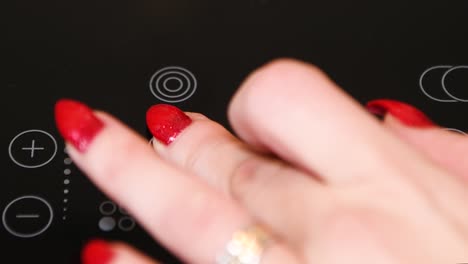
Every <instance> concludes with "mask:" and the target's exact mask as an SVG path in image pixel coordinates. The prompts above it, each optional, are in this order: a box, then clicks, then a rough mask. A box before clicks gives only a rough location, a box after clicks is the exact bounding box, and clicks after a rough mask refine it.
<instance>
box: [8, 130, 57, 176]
mask: <svg viewBox="0 0 468 264" xmlns="http://www.w3.org/2000/svg"><path fill="white" fill-rule="evenodd" d="M28 133H42V134H44V135H46V136H48V137H49V138H51V139H52V142H53V143H54V148H55V149H54V154H52V156H51V157H50V158H49V159H48V160H47V161H45V162H43V163H41V164H38V165H25V164H22V163H21V162H19V161H17V160H16V159H15V157H14V156H13V153H12V152H11V148H12V147H13V143H14V142H15V141H16V140H17V139H18V138H19V137H21V136H22V135H25V134H28ZM8 155H9V156H10V159H11V160H12V161H13V162H14V163H15V164H16V165H18V166H20V167H23V168H26V169H36V168H40V167H43V166H45V165H47V164H49V163H50V162H51V161H52V160H53V159H54V158H55V155H57V141H56V140H55V138H54V137H53V136H52V135H51V134H49V133H47V132H46V131H44V130H40V129H31V130H26V131H23V132H21V133H19V134H18V135H16V136H15V137H14V138H13V139H12V140H11V142H10V145H9V146H8Z"/></svg>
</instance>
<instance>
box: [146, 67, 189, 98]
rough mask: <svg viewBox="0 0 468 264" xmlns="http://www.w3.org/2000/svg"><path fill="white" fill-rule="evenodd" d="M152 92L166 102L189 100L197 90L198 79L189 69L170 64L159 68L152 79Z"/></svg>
mask: <svg viewBox="0 0 468 264" xmlns="http://www.w3.org/2000/svg"><path fill="white" fill-rule="evenodd" d="M150 90H151V93H152V94H153V95H154V96H155V97H156V98H158V99H159V100H161V101H163V102H166V103H179V102H183V101H185V100H188V99H189V98H190V97H191V96H192V95H193V94H194V93H195V91H196V90H197V79H196V78H195V75H193V73H192V72H190V71H189V70H187V69H185V68H182V67H177V66H170V67H166V68H163V69H160V70H158V71H157V72H156V73H155V74H153V76H152V77H151V80H150Z"/></svg>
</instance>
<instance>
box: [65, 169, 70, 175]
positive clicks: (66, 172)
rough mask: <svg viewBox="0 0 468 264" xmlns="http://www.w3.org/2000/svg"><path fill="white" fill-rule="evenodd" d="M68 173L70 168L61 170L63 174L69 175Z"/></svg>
mask: <svg viewBox="0 0 468 264" xmlns="http://www.w3.org/2000/svg"><path fill="white" fill-rule="evenodd" d="M70 173H71V170H70V169H65V170H64V171H63V174H65V175H70Z"/></svg>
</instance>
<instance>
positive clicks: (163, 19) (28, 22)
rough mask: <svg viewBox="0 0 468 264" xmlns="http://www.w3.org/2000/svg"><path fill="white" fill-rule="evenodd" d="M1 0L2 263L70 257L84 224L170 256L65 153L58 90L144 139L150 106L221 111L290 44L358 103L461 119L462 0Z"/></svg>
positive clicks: (459, 123) (466, 34)
mask: <svg viewBox="0 0 468 264" xmlns="http://www.w3.org/2000/svg"><path fill="white" fill-rule="evenodd" d="M1 9H2V11H4V12H2V13H4V14H3V15H2V21H3V22H2V24H3V25H4V26H5V27H2V28H5V29H2V32H1V33H2V34H1V36H0V47H1V49H0V65H1V73H0V77H1V78H0V87H1V91H2V98H3V100H2V102H3V103H2V104H1V110H2V113H3V120H4V121H3V122H4V123H3V125H2V130H3V132H2V139H1V149H2V152H1V153H2V156H1V157H2V171H3V173H2V181H1V183H0V213H1V215H2V219H1V222H0V244H1V245H2V250H1V252H2V254H1V255H2V258H3V260H2V261H1V262H2V263H17V264H22V263H59V264H60V263H72V264H73V263H79V252H80V248H81V247H82V245H83V243H84V242H85V241H87V240H88V239H90V238H94V237H102V238H107V239H116V240H124V241H128V242H130V243H132V244H134V245H136V246H137V247H138V248H140V249H141V250H144V251H145V252H147V253H148V254H150V255H153V256H155V257H157V258H158V259H160V260H162V261H164V262H165V263H176V260H175V259H174V258H172V257H171V256H170V254H168V253H167V252H166V251H164V250H163V249H162V248H160V247H159V246H158V245H157V244H156V243H155V242H152V240H151V239H150V238H149V237H148V236H147V235H146V234H145V232H144V231H143V230H141V229H140V228H139V226H138V223H137V222H136V221H135V219H133V218H132V216H130V215H128V214H127V213H126V212H125V210H124V209H123V208H121V207H120V206H119V205H118V204H115V203H114V202H112V201H111V200H109V199H108V198H106V197H105V196H104V195H102V194H101V193H100V192H99V191H98V190H97V189H96V188H95V187H94V186H93V185H92V184H91V183H90V182H89V181H88V180H87V179H86V178H85V177H84V176H83V175H82V174H81V173H80V172H79V170H77V168H76V167H75V166H74V165H73V163H72V162H71V160H70V159H69V158H68V156H67V154H66V153H65V151H64V144H63V141H62V140H61V138H60V137H59V136H58V133H57V131H56V129H55V125H54V121H53V106H54V103H55V101H56V100H57V99H58V98H62V97H68V98H74V99H78V100H81V101H83V102H86V103H88V104H89V105H91V106H92V107H94V108H98V109H102V110H105V111H108V112H110V113H112V114H114V115H116V116H117V117H119V118H121V119H122V120H123V121H124V122H126V123H127V124H129V125H130V126H131V127H133V128H134V129H136V130H137V131H139V132H140V133H141V134H143V135H144V136H145V137H147V138H148V139H149V134H148V132H147V129H146V126H145V112H146V109H147V108H148V107H149V106H151V105H153V104H156V103H163V102H164V103H170V104H174V105H177V106H179V107H181V108H182V109H184V110H187V111H196V112H202V113H204V114H206V115H207V116H209V117H211V118H212V119H215V120H217V121H219V122H221V123H223V124H225V125H227V121H226V107H227V103H228V101H229V99H230V97H231V95H232V94H233V93H234V91H235V90H236V88H237V87H238V85H239V84H240V82H241V81H242V80H243V78H245V76H246V75H247V74H248V73H249V72H250V71H252V70H253V69H255V68H256V67H258V66H260V65H262V64H263V63H265V62H267V61H269V60H271V59H273V58H277V57H293V58H298V59H301V60H305V61H308V62H311V63H314V64H316V65H318V66H319V67H321V68H323V69H324V70H325V71H326V72H327V73H328V74H329V75H331V77H332V78H333V79H334V80H335V81H336V82H338V83H339V84H340V85H341V86H342V87H343V88H344V89H345V90H346V91H348V92H349V93H350V94H351V95H353V96H354V97H355V98H356V99H357V100H359V101H360V102H362V103H364V102H366V101H368V100H370V99H376V98H381V97H386V98H392V99H398V100H403V101H407V102H409V103H411V104H413V105H415V106H417V107H418V108H420V109H422V110H423V111H425V112H426V113H427V114H428V115H429V116H431V117H432V118H433V119H434V120H435V121H436V122H438V123H439V124H440V125H441V126H443V127H446V128H447V129H452V130H455V131H458V132H460V133H462V131H465V130H467V129H468V123H467V122H466V118H465V117H464V113H466V112H467V111H468V28H467V25H468V16H467V13H468V2H466V1H437V2H428V1H391V2H388V3H383V2H378V1H367V2H364V1H345V0H342V1H338V0H331V1H311V0H307V1H306V0H305V1H297V0H237V1H215V0H202V1H196V0H192V1H189V0H187V1H182V0H170V1H169V0H164V1H163V0H131V1H130V0H125V1H124V0H112V1H110V0H100V1H96V0H79V1H78V0H60V1H58V0H43V1H37V0H34V1H33V0H20V1H18V0H7V1H4V2H3V3H2V7H1ZM154 199H158V194H157V193H155V194H154ZM187 239H192V238H187ZM33 261H34V262H33Z"/></svg>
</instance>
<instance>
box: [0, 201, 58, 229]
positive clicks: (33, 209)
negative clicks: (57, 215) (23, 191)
mask: <svg viewBox="0 0 468 264" xmlns="http://www.w3.org/2000/svg"><path fill="white" fill-rule="evenodd" d="M53 218H54V213H53V211H52V207H51V206H50V204H49V203H48V202H47V201H46V200H44V199H43V198H41V197H38V196H32V195H30V196H22V197H19V198H16V199H15V200H13V201H11V202H10V203H9V204H8V205H7V206H6V207H5V210H4V211H3V214H2V222H3V226H4V227H5V229H6V230H7V231H8V232H9V233H10V234H12V235H14V236H16V237H20V238H32V237H36V236H38V235H40V234H42V233H44V232H45V231H46V230H47V229H48V228H49V227H50V225H51V224H52V219H53Z"/></svg>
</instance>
